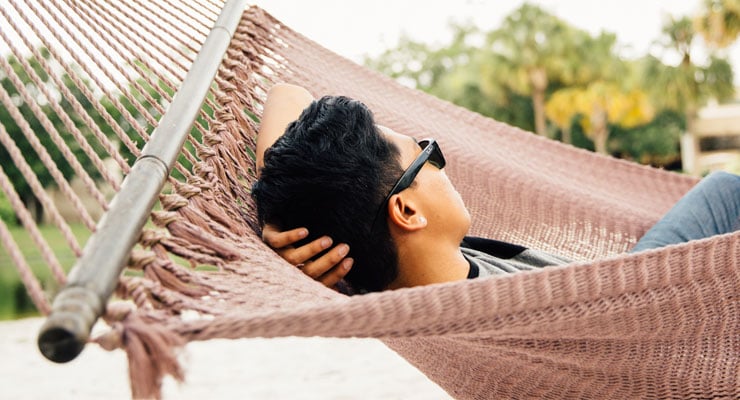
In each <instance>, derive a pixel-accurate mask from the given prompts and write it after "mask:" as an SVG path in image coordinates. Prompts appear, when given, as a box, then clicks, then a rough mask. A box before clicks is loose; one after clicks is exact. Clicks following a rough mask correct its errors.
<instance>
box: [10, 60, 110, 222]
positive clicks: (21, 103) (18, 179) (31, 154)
mask: <svg viewBox="0 0 740 400" xmlns="http://www.w3.org/2000/svg"><path fill="white" fill-rule="evenodd" d="M39 53H40V55H41V56H42V58H43V59H44V61H45V62H49V53H48V51H46V50H45V49H40V51H39ZM7 61H8V63H9V64H10V66H11V68H12V70H13V72H14V74H15V75H16V76H17V77H18V79H19V80H20V81H21V82H22V84H23V86H24V88H25V90H26V91H27V92H28V93H29V95H30V96H32V97H33V98H32V99H31V100H33V101H35V102H37V104H39V108H40V109H41V113H42V114H43V116H44V117H45V118H47V119H48V121H49V122H50V123H51V125H53V127H54V128H55V130H56V131H57V132H58V133H59V136H60V137H61V138H62V140H63V141H64V143H66V144H67V145H68V146H69V148H70V149H71V151H72V153H73V155H74V157H75V158H76V159H77V160H78V161H79V162H80V164H81V165H82V167H83V168H84V170H85V171H86V172H87V173H88V174H89V175H90V176H91V177H92V178H93V179H98V178H100V173H99V172H98V170H97V169H96V168H95V167H94V166H93V164H92V162H91V161H90V159H89V158H88V156H87V155H86V154H85V153H84V151H83V150H82V148H81V146H80V145H79V143H78V142H77V141H76V140H75V138H74V137H73V135H72V133H71V132H70V130H69V129H67V127H66V126H65V124H64V122H63V120H62V118H61V117H60V115H59V114H57V113H56V112H55V111H54V110H53V108H52V106H51V104H50V102H56V103H57V104H59V106H60V107H61V108H62V109H64V110H67V115H68V116H69V117H70V119H71V121H72V123H73V124H74V126H75V127H76V129H78V130H79V131H80V132H81V133H82V135H83V136H84V137H85V138H88V139H89V140H88V143H90V145H91V146H92V148H93V151H94V152H95V153H96V154H97V155H98V156H103V153H104V151H103V148H102V146H101V145H100V143H98V142H97V140H96V139H95V138H94V137H93V135H92V133H91V131H90V128H89V127H88V126H87V125H86V124H85V122H84V120H83V118H82V117H81V116H80V115H78V114H76V113H75V112H74V111H71V110H72V107H71V103H70V99H68V98H66V97H64V96H63V95H62V91H61V90H60V88H59V87H58V86H56V84H55V82H53V81H52V79H51V78H50V76H49V75H48V74H47V73H46V72H45V71H44V69H43V68H42V65H41V62H40V61H39V60H38V59H37V58H36V57H34V56H30V57H28V58H26V59H25V60H23V61H22V60H19V59H17V58H16V57H14V56H12V55H11V56H9V57H8V58H7ZM24 61H25V63H27V64H28V66H30V70H29V69H26V68H24V66H23V63H24ZM72 68H73V69H76V68H75V67H74V66H72ZM31 74H34V75H36V77H37V79H34V78H33V77H32V75H31ZM61 80H62V82H63V84H64V86H65V87H66V89H68V90H69V92H70V93H71V95H72V96H73V97H74V98H75V99H76V100H77V101H79V102H80V103H81V105H82V106H83V107H84V108H86V109H88V110H90V109H91V107H89V106H90V101H89V99H87V98H86V97H85V96H84V94H83V92H82V90H80V88H78V87H77V86H76V85H75V84H74V83H73V82H72V79H71V78H70V77H69V75H67V74H66V73H65V74H63V75H62V76H61ZM36 81H38V83H37V82H36ZM0 84H1V85H2V88H3V89H4V90H5V91H6V92H7V93H8V95H9V96H10V98H11V100H12V101H13V103H14V104H15V105H16V106H17V107H18V110H19V112H20V114H21V118H22V121H16V120H15V119H14V118H13V117H12V115H11V113H10V110H8V109H7V107H0V123H1V124H2V125H3V126H4V127H5V129H6V130H7V132H8V134H9V135H10V137H11V139H13V141H14V142H15V143H16V145H17V146H18V148H19V150H20V152H21V154H22V155H23V157H24V158H25V159H26V161H27V162H28V163H29V166H30V167H31V169H32V170H33V172H34V174H35V175H36V176H37V178H38V180H39V182H40V183H41V185H42V186H44V187H50V186H54V185H55V182H54V179H53V178H52V175H51V173H50V172H49V170H48V169H47V168H46V167H45V166H44V165H43V163H42V161H41V157H40V155H39V154H38V153H37V152H36V150H34V149H33V146H32V145H31V142H30V141H29V140H28V139H27V137H26V136H25V134H24V133H23V130H22V126H23V124H24V123H28V125H29V129H30V131H31V133H32V134H35V136H36V137H37V138H38V139H39V142H40V143H41V145H42V146H43V148H44V149H46V151H47V152H48V154H49V156H50V157H51V159H52V160H53V162H54V164H56V166H57V168H58V169H59V171H60V172H61V174H62V175H63V176H64V178H65V179H66V180H69V179H71V178H72V177H73V176H74V171H73V169H72V167H71V165H70V162H69V161H68V160H67V159H66V158H65V157H64V156H63V155H62V152H61V151H60V150H59V147H58V146H57V145H56V144H55V143H54V142H53V140H52V136H51V132H49V131H47V129H46V128H45V127H44V124H43V121H42V117H41V116H37V115H36V114H34V112H33V110H32V109H31V106H29V104H28V103H27V102H26V100H25V99H24V98H23V96H21V94H20V92H19V90H18V87H16V85H15V84H14V83H13V82H12V79H11V77H10V76H8V75H6V74H5V73H3V72H0ZM40 85H43V86H40ZM41 87H43V88H46V90H47V91H48V92H49V93H50V97H51V99H49V98H47V97H46V96H45V95H44V94H43V92H42V90H41ZM91 112H94V110H92V111H91ZM0 163H2V164H1V165H2V167H3V169H4V170H5V173H6V174H7V175H8V177H9V178H10V181H11V182H13V184H14V185H15V189H16V191H17V192H18V195H19V196H20V197H21V199H22V200H23V201H24V203H26V204H27V205H28V206H29V208H31V209H36V210H40V207H39V203H38V200H37V199H36V197H35V196H34V194H33V192H32V191H31V188H30V185H29V184H28V182H27V181H26V179H25V178H24V177H23V175H22V174H21V172H20V170H19V168H18V167H17V166H16V164H15V162H13V160H12V159H11V157H10V154H9V153H8V150H7V149H6V148H5V147H4V146H0ZM37 218H38V219H39V220H40V219H41V215H40V213H37Z"/></svg>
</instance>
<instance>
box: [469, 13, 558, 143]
mask: <svg viewBox="0 0 740 400" xmlns="http://www.w3.org/2000/svg"><path fill="white" fill-rule="evenodd" d="M571 29H572V28H571V27H569V26H568V24H566V23H565V22H564V21H562V20H560V19H559V18H557V17H555V16H554V15H552V14H550V13H548V12H546V11H545V10H543V9H542V8H540V7H538V6H535V5H531V4H529V3H525V4H524V5H522V6H521V7H520V8H518V9H517V10H514V11H513V12H512V13H511V14H510V15H508V16H507V17H506V18H505V19H504V21H503V23H502V24H501V27H500V28H499V29H497V30H494V31H492V32H490V33H489V34H488V35H487V40H486V49H485V50H486V52H487V55H488V62H487V64H488V66H489V68H488V69H489V70H490V71H489V72H488V76H484V77H483V78H484V80H492V81H494V82H502V81H503V82H507V85H509V86H510V87H511V89H513V90H514V91H516V92H519V93H521V94H522V95H525V96H532V107H533V109H534V120H535V123H534V126H535V132H536V133H537V134H539V135H545V134H546V132H547V127H546V120H545V94H546V92H547V89H548V86H549V84H550V82H551V81H552V80H554V79H557V80H560V78H561V77H562V76H563V75H564V74H565V73H564V71H565V70H566V69H567V68H568V63H567V55H568V53H569V52H570V51H569V50H570V41H569V40H567V37H568V34H569V31H570V30H571ZM482 86H485V82H482Z"/></svg>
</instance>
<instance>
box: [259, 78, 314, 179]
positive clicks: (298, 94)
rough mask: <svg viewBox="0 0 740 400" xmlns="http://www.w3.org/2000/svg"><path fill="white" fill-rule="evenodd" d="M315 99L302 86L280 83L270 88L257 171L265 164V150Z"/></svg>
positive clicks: (264, 115) (261, 129)
mask: <svg viewBox="0 0 740 400" xmlns="http://www.w3.org/2000/svg"><path fill="white" fill-rule="evenodd" d="M313 100H314V98H313V96H312V95H311V93H309V92H308V90H306V89H304V88H302V87H300V86H296V85H290V84H287V83H278V84H277V85H275V86H273V87H272V88H270V91H269V92H268V93H267V100H266V101H265V108H264V110H263V111H262V121H261V123H260V129H259V133H258V135H257V171H258V172H257V173H259V170H260V169H261V168H262V166H263V165H264V162H263V157H264V155H265V150H267V149H268V148H269V147H270V146H272V144H273V143H275V141H276V140H278V138H279V137H280V136H282V135H283V133H285V128H287V127H288V125H289V124H290V123H291V122H293V121H295V120H296V119H298V117H299V116H300V115H301V112H302V111H303V110H304V109H305V108H306V107H308V106H309V104H311V102H312V101H313Z"/></svg>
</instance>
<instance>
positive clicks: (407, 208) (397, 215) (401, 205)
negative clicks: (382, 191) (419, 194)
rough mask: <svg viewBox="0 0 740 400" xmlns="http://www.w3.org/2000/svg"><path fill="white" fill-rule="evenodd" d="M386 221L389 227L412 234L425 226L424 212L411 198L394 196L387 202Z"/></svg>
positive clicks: (400, 195)
mask: <svg viewBox="0 0 740 400" xmlns="http://www.w3.org/2000/svg"><path fill="white" fill-rule="evenodd" d="M388 220H389V221H390V223H391V225H393V226H396V227H398V228H399V229H402V230H404V231H408V232H412V231H417V230H419V229H423V228H425V227H426V226H427V219H426V217H424V212H423V210H422V209H421V207H419V204H417V203H416V202H415V201H414V199H413V198H412V197H410V196H409V197H407V196H404V195H403V194H401V193H399V194H394V195H393V196H391V198H390V200H388Z"/></svg>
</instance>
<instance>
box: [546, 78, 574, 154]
mask: <svg viewBox="0 0 740 400" xmlns="http://www.w3.org/2000/svg"><path fill="white" fill-rule="evenodd" d="M582 91H583V89H580V88H576V87H568V88H564V89H561V90H558V91H556V92H555V93H553V94H552V96H550V99H548V100H547V103H546V104H545V115H547V118H548V119H549V120H550V121H552V123H554V124H555V126H557V127H558V128H560V131H561V132H562V137H561V140H562V141H563V142H564V143H572V142H573V138H572V134H571V130H572V128H573V121H574V120H575V118H576V116H578V115H579V114H580V113H581V112H582V111H581V110H580V109H579V108H578V104H579V97H580V96H581V92H582Z"/></svg>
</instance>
